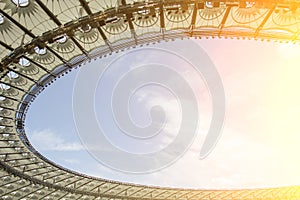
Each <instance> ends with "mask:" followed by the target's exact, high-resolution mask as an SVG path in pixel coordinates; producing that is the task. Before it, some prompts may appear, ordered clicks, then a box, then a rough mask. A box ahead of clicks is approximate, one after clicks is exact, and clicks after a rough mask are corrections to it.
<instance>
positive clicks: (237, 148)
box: [25, 39, 300, 188]
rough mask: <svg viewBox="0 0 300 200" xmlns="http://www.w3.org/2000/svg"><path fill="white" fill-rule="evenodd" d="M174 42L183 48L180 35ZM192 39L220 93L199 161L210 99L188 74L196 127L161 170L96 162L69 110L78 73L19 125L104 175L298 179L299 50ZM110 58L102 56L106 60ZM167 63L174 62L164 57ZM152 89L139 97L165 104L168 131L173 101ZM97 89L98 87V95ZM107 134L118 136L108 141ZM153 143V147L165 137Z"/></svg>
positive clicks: (48, 152)
mask: <svg viewBox="0 0 300 200" xmlns="http://www.w3.org/2000/svg"><path fill="white" fill-rule="evenodd" d="M175 42H177V43H180V45H182V47H183V48H186V46H185V41H184V40H183V41H181V40H179V41H175ZM196 42H197V43H198V44H199V45H200V46H202V47H203V48H204V49H205V50H206V52H207V54H208V55H209V56H210V58H211V60H212V61H213V62H214V64H215V66H216V68H217V70H218V71H219V74H220V76H221V78H222V81H223V84H224V88H225V94H226V120H225V124H224V129H223V132H222V137H221V139H220V141H219V142H218V144H217V146H216V148H215V149H214V151H213V152H212V153H211V154H210V155H209V156H208V157H207V158H206V159H204V160H199V158H198V157H199V152H200V147H201V144H202V143H203V140H204V137H205V134H206V132H205V130H207V129H208V126H209V122H210V118H211V109H210V106H211V102H210V98H209V91H207V88H206V87H205V84H203V82H201V81H200V82H199V81H198V82H197V80H194V79H192V81H195V82H194V84H195V88H196V89H197V90H199V91H200V92H198V93H197V97H198V99H199V108H200V110H201V113H200V115H201V117H200V118H201V122H200V128H199V130H200V131H199V133H198V134H197V136H196V139H195V140H194V142H193V144H192V146H191V148H190V149H189V150H188V151H187V152H186V154H185V155H184V156H183V157H182V158H180V159H179V160H178V161H177V162H176V163H175V164H173V165H171V166H170V167H168V168H165V169H163V170H161V171H158V172H155V173H150V174H142V175H133V174H126V173H121V172H118V171H114V170H111V169H110V168H107V167H105V166H103V165H102V164H101V163H99V162H97V161H96V160H95V159H94V158H93V157H92V156H91V155H90V154H89V153H88V152H87V151H86V150H85V149H84V146H83V145H82V144H81V141H80V139H79V136H78V134H77V132H76V128H75V124H74V120H73V113H72V92H73V86H74V81H75V79H76V74H77V72H78V70H74V71H73V72H71V73H69V74H68V75H66V76H64V78H61V79H58V81H56V82H55V83H53V84H52V85H51V86H48V88H47V89H46V90H45V91H44V92H43V93H41V94H40V95H39V96H38V98H37V99H36V100H35V102H34V103H33V104H32V105H31V108H30V109H29V111H28V114H27V119H26V124H25V128H26V131H27V135H28V138H29V140H30V142H31V143H32V145H33V146H34V147H35V148H36V149H37V150H38V151H39V152H40V153H41V154H43V155H44V156H45V157H47V158H49V159H50V160H52V161H54V162H56V163H58V164H59V165H61V166H64V167H67V168H69V169H72V170H74V171H78V172H81V173H86V174H89V175H93V176H97V177H101V178H106V179H113V180H120V181H126V182H134V183H141V184H148V185H160V186H171V187H189V188H245V187H267V186H282V185H296V184H299V180H300V173H299V172H298V169H299V168H300V159H299V156H298V153H297V152H298V151H299V150H300V147H299V145H298V143H299V142H298V141H299V140H300V136H298V135H299V134H298V133H299V129H300V128H299V127H298V122H297V120H296V119H297V118H298V119H299V116H300V101H299V100H300V98H299V95H298V92H297V91H298V89H297V86H298V85H299V82H300V80H298V77H297V74H298V72H300V70H299V62H300V59H299V57H298V55H300V47H299V46H297V45H290V44H279V43H273V42H261V41H253V40H251V41H244V40H242V41H240V40H219V39H215V40H210V39H208V40H196ZM160 45H164V44H163V43H162V44H160ZM116 55H117V54H113V55H112V56H111V57H108V58H104V59H113V58H114V56H116ZM152 56H155V55H152ZM164 59H167V58H164ZM127 62H130V61H127ZM99 63H100V64H101V63H104V61H102V60H97V61H96V62H91V64H87V65H85V66H84V67H93V66H94V67H97V66H96V65H97V64H99ZM125 63H126V62H125ZM89 65H90V66H89ZM170 65H172V66H174V63H172V61H171V60H170ZM175 67H178V66H175ZM178 68H180V67H178ZM107 83H109V80H108V82H107ZM149 91H150V92H149ZM151 91H152V93H151ZM159 93H160V92H159V89H155V88H150V90H148V93H147V94H148V95H149V96H148V97H147V98H146V100H148V101H150V102H151V101H152V103H153V102H155V104H163V106H164V107H167V108H168V109H169V111H170V113H169V115H168V116H169V117H171V119H170V121H171V122H172V123H170V127H169V128H171V130H173V129H172V128H174V127H175V126H176V124H177V122H178V119H177V118H172V117H173V116H176V115H175V114H176V113H178V108H177V104H176V102H174V101H169V100H170V98H171V97H170V96H168V95H166V94H165V93H162V94H163V95H162V97H159V96H157V94H159ZM100 94H101V91H99V93H97V95H99V96H100ZM141 95H142V93H141ZM99 96H97V98H99ZM133 102H134V103H133V104H134V105H136V106H137V107H138V108H139V109H137V110H135V112H137V113H138V114H136V115H135V114H133V118H134V119H135V120H137V121H139V120H140V121H139V123H147V120H149V119H147V117H145V118H139V116H143V115H141V114H140V112H142V111H145V109H143V108H144V107H145V105H146V104H147V101H145V100H144V101H142V103H143V102H144V103H145V105H144V104H142V103H141V102H140V103H139V101H138V99H135V100H134V101H133ZM166 102H167V103H166ZM148 103H149V102H148ZM147 106H149V104H147ZM114 138H115V139H116V138H117V137H113V138H112V140H113V139H114ZM124 141H125V142H122V143H120V144H122V148H124V149H126V148H128V149H132V144H131V143H129V142H126V140H124ZM115 142H116V141H115ZM156 142H158V143H157V145H158V146H160V145H162V144H163V142H165V141H161V142H160V141H159V140H157V141H156ZM140 148H141V147H140ZM140 150H141V149H140ZM144 150H145V151H147V149H146V148H145V149H144Z"/></svg>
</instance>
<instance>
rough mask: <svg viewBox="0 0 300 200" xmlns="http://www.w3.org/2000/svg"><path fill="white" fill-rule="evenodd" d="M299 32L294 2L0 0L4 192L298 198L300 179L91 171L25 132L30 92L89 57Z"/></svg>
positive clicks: (5, 195)
mask: <svg viewBox="0 0 300 200" xmlns="http://www.w3.org/2000/svg"><path fill="white" fill-rule="evenodd" d="M299 33H300V1H298V0H271V1H270V0H250V1H245V0H224V1H222V0H211V1H203V0H161V1H158V0H145V1H143V0H141V1H134V0H19V1H17V0H1V1H0V58H1V63H0V69H1V80H0V85H1V87H0V93H1V97H0V196H1V198H2V199H114V200H115V199H120V200H121V199H122V200H125V199H126V200H129V199H136V200H140V199H149V200H150V199H161V200H162V199H165V200H171V199H177V200H200V199H203V200H213V199H215V200H220V199H222V200H223V199H224V200H225V199H227V200H237V199H253V200H254V199H255V200H257V199H260V200H267V199H278V200H284V199H287V200H291V199H295V200H299V199H300V187H299V186H290V187H282V188H267V189H266V188H264V189H245V190H201V189H199V190H193V189H182V188H163V187H149V186H144V185H134V184H127V183H122V182H116V181H111V180H104V179H100V178H94V177H90V176H87V175H84V174H80V173H76V172H73V171H70V170H68V169H65V168H63V167H61V166H58V165H56V164H55V163H53V162H51V161H49V160H47V159H46V158H45V157H43V156H42V155H40V154H39V153H38V152H37V151H36V150H35V149H34V148H33V147H32V146H31V144H30V142H29V141H28V139H27V137H26V133H25V130H24V120H25V117H26V112H27V110H28V108H29V107H30V104H31V102H32V101H33V100H34V99H35V97H36V96H37V95H38V94H39V93H40V92H41V91H43V90H44V89H45V88H46V87H47V86H48V85H49V84H51V83H52V82H53V81H55V80H56V79H57V78H59V77H61V76H64V75H65V74H66V73H68V72H69V71H70V70H72V69H73V68H76V67H78V66H81V65H82V64H84V63H86V62H90V61H92V60H93V59H94V58H99V57H102V56H105V55H109V54H111V53H113V52H118V51H122V50H126V49H128V48H131V47H136V46H140V45H145V44H150V43H151V44H152V43H156V42H160V41H164V40H166V41H168V40H174V39H175V38H188V37H195V38H203V37H204V38H205V37H209V38H217V37H224V38H237V39H239V38H240V39H259V40H266V41H268V40H275V41H283V42H285V41H287V42H299V40H300V34H299ZM41 117H42V116H41Z"/></svg>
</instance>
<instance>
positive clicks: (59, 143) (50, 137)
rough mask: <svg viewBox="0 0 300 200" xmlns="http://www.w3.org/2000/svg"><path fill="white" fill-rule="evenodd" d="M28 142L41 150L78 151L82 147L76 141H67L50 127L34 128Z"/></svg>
mask: <svg viewBox="0 0 300 200" xmlns="http://www.w3.org/2000/svg"><path fill="white" fill-rule="evenodd" d="M30 142H31V143H32V145H33V146H34V147H35V148H36V149H37V150H43V151H80V150H83V149H84V147H83V146H82V145H81V144H80V143H78V142H67V141H65V139H63V138H61V137H60V136H59V135H58V134H56V133H55V132H53V131H51V130H50V129H44V130H41V131H37V130H34V131H32V133H31V134H30Z"/></svg>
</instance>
